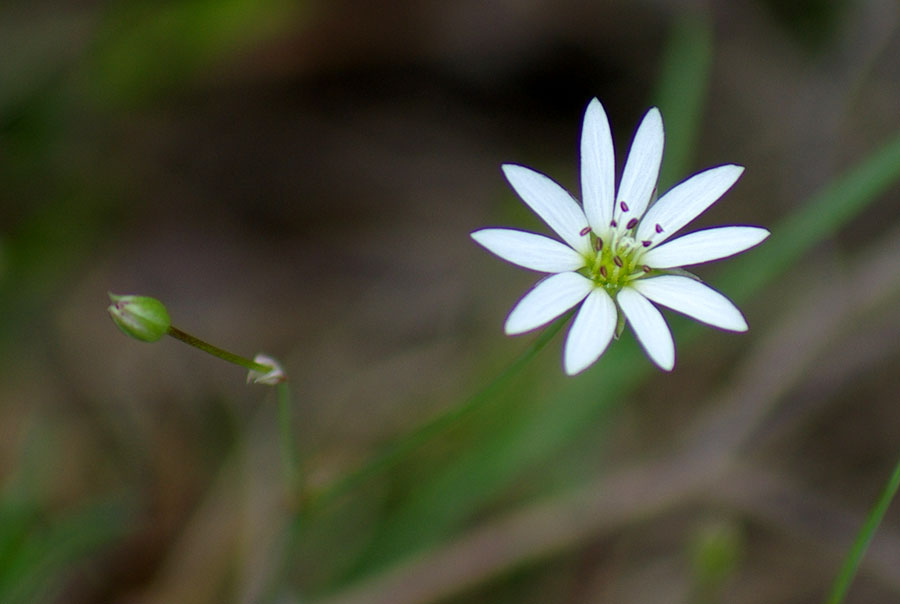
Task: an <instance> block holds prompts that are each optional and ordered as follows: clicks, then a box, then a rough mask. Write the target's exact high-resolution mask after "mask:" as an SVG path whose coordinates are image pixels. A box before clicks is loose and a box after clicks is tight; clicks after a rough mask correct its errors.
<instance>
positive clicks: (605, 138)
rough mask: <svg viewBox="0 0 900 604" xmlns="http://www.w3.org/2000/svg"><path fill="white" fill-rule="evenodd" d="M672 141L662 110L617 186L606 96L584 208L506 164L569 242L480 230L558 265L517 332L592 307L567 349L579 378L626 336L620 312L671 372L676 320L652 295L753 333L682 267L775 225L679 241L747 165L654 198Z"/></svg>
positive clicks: (587, 161) (502, 246)
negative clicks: (621, 333)
mask: <svg viewBox="0 0 900 604" xmlns="http://www.w3.org/2000/svg"><path fill="white" fill-rule="evenodd" d="M663 139H664V135H663V124H662V117H661V116H660V113H659V110H658V109H656V108H655V107H654V108H652V109H650V111H648V112H647V115H646V116H645V117H644V119H643V121H642V122H641V125H640V127H639V128H638V130H637V133H636V134H635V135H634V140H633V141H632V143H631V151H630V152H629V154H628V160H627V161H626V162H625V168H624V171H623V173H622V179H621V181H620V182H619V190H618V192H616V189H615V157H614V155H613V142H612V135H611V134H610V129H609V122H608V120H607V119H606V113H605V112H604V110H603V106H602V105H601V104H600V101H598V100H597V99H594V100H592V101H591V102H590V104H589V105H588V108H587V111H586V113H585V116H584V126H583V129H582V134H581V192H582V195H583V197H584V209H583V210H582V208H581V207H580V206H579V205H578V203H577V202H576V201H575V200H574V199H573V198H572V196H571V195H569V193H567V192H566V191H565V190H564V189H563V188H562V187H561V186H559V185H558V184H556V183H555V182H554V181H552V180H550V179H549V178H547V177H546V176H544V175H543V174H540V173H538V172H535V171H534V170H531V169H529V168H526V167H524V166H517V165H513V164H506V165H504V166H503V173H504V174H505V175H506V178H507V180H509V182H510V184H511V185H512V187H513V189H515V191H516V193H518V194H519V196H520V197H521V198H522V199H523V200H524V201H525V203H526V204H527V205H528V206H529V207H530V208H531V209H532V210H533V211H534V212H535V213H536V214H537V215H538V216H539V217H540V218H541V219H542V220H543V221H544V222H546V223H547V225H548V226H549V227H550V228H551V229H553V230H554V231H555V232H556V234H557V235H559V237H560V238H561V239H562V240H563V241H564V242H565V243H561V242H559V241H557V240H555V239H550V238H549V237H545V236H543V235H538V234H535V233H528V232H525V231H517V230H513V229H495V228H490V229H481V230H478V231H475V232H474V233H472V238H473V239H475V241H477V242H478V243H479V244H481V245H482V246H484V247H485V248H487V249H488V250H489V251H491V252H493V253H494V254H496V255H497V256H500V257H501V258H503V259H504V260H506V261H508V262H512V263H513V264H517V265H519V266H522V267H525V268H528V269H532V270H535V271H539V272H543V273H552V274H551V275H549V276H548V277H546V278H544V279H543V280H541V281H539V282H538V283H537V285H535V286H534V288H533V289H532V290H531V291H529V292H528V293H527V294H525V296H524V297H523V298H522V299H521V300H519V302H518V303H517V304H516V305H515V307H514V308H513V309H512V311H511V312H510V313H509V317H508V318H507V319H506V325H505V330H506V333H507V334H508V335H516V334H521V333H524V332H526V331H530V330H532V329H536V328H538V327H541V326H543V325H546V324H547V323H550V322H551V321H553V320H554V319H556V318H557V317H559V316H560V315H562V314H564V313H565V312H566V311H568V310H569V309H571V308H573V307H575V306H577V305H579V304H580V305H581V308H580V309H579V310H578V313H577V314H576V315H575V320H574V321H573V322H572V325H571V327H570V328H569V334H568V336H567V338H566V344H565V349H564V352H563V365H564V367H565V371H566V373H568V374H569V375H574V374H576V373H579V372H581V371H583V370H585V369H586V368H587V367H589V366H590V365H591V364H593V363H594V361H596V360H597V359H598V358H600V355H602V354H603V352H604V351H605V350H606V348H607V346H608V345H609V343H610V341H611V340H612V338H613V335H618V334H617V333H616V332H617V324H619V317H620V313H621V315H622V316H624V318H625V319H627V321H628V323H629V324H630V325H631V328H632V330H633V331H634V334H635V336H637V339H638V341H639V342H640V343H641V345H642V346H643V348H644V350H645V351H646V353H647V355H648V356H649V357H650V359H651V360H652V361H653V362H654V363H656V364H657V365H658V366H659V367H660V368H662V369H664V370H666V371H670V370H671V369H672V368H673V367H674V366H675V344H674V343H673V341H672V334H671V332H670V331H669V327H668V325H667V324H666V321H665V319H664V318H663V316H662V314H661V313H660V312H659V310H657V308H656V307H655V306H654V305H653V304H651V302H655V303H656V304H659V305H661V306H666V307H668V308H671V309H672V310H675V311H678V312H680V313H683V314H685V315H687V316H689V317H691V318H693V319H696V320H698V321H701V322H703V323H707V324H709V325H712V326H714V327H719V328H721V329H726V330H730V331H746V330H747V322H746V321H745V320H744V317H743V315H742V314H741V311H740V310H738V309H737V307H735V306H734V304H732V303H731V302H730V301H729V300H728V299H727V298H725V296H723V295H722V294H720V293H719V292H717V291H715V290H714V289H711V288H709V287H707V286H706V285H704V284H703V283H701V282H700V280H699V279H697V278H696V277H694V276H693V275H691V274H690V273H687V272H686V271H683V270H681V269H680V267H682V266H688V265H692V264H699V263H701V262H709V261H710V260H718V259H720V258H725V257H727V256H732V255H734V254H737V253H739V252H743V251H745V250H747V249H748V248H751V247H753V246H754V245H757V244H758V243H760V242H762V241H763V240H764V239H765V238H766V237H768V236H769V231H767V230H766V229H763V228H759V227H752V226H726V227H717V228H710V229H704V230H701V231H696V232H694V233H689V234H687V235H683V236H681V237H678V238H676V239H672V240H671V241H669V238H670V237H671V236H672V235H674V234H675V233H676V232H677V231H678V230H680V229H681V228H682V227H683V226H685V225H686V224H687V223H689V222H690V221H691V220H693V219H694V218H696V217H697V216H699V215H700V214H701V213H703V212H704V211H705V210H706V209H707V208H709V207H710V206H711V205H712V204H714V203H715V202H716V201H717V200H718V199H719V198H720V197H721V196H722V195H724V194H725V192H726V191H728V189H730V188H731V187H732V185H734V183H735V182H737V179H738V178H740V176H741V173H742V172H743V171H744V169H743V168H742V167H740V166H735V165H724V166H718V167H716V168H711V169H709V170H706V171H704V172H700V173H699V174H695V175H694V176H691V177H690V178H688V179H687V180H685V181H684V182H682V183H681V184H679V185H677V186H675V187H674V188H672V189H671V190H669V191H668V192H667V193H666V194H665V195H663V196H662V197H660V198H659V200H658V201H656V202H655V203H651V202H652V199H653V197H654V194H655V192H656V181H657V178H658V177H659V165H660V162H661V160H662V153H663ZM620 329H621V326H620Z"/></svg>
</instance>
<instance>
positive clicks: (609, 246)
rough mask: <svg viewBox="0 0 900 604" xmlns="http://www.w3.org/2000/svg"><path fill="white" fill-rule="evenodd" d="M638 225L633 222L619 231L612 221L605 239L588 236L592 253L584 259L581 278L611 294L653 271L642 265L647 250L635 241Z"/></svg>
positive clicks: (591, 233)
mask: <svg viewBox="0 0 900 604" xmlns="http://www.w3.org/2000/svg"><path fill="white" fill-rule="evenodd" d="M636 225H637V221H636V220H632V221H629V222H628V223H627V225H626V229H625V230H620V229H618V228H616V224H615V221H613V223H612V225H611V226H610V228H609V229H608V230H607V231H606V232H605V233H603V234H602V235H597V234H596V233H594V232H593V231H589V232H588V233H586V234H587V235H589V236H590V238H591V252H590V253H589V254H587V255H586V256H585V260H586V266H585V268H584V269H582V274H584V276H586V277H588V278H589V279H591V280H592V281H593V282H594V283H596V284H597V285H599V286H601V287H603V288H605V289H606V290H607V291H609V293H611V294H615V293H616V292H618V291H619V290H620V289H622V288H623V287H624V286H625V285H627V284H628V283H630V282H632V281H634V280H635V279H639V278H641V277H644V276H645V275H647V274H648V273H650V271H651V268H650V267H649V266H647V265H644V264H641V258H642V257H643V255H644V252H645V250H646V249H647V246H646V245H644V244H643V243H642V242H640V241H637V240H636V239H635V238H634V228H635V226H636Z"/></svg>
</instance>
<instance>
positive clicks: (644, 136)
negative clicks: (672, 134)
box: [616, 107, 665, 218]
mask: <svg viewBox="0 0 900 604" xmlns="http://www.w3.org/2000/svg"><path fill="white" fill-rule="evenodd" d="M664 142H665V133H664V132H663V123H662V116H661V115H660V113H659V109H657V108H656V107H653V108H652V109H650V111H648V112H647V115H646V116H644V119H643V121H642V122H641V125H640V126H639V127H638V129H637V132H636V133H635V135H634V141H633V142H632V143H631V150H630V151H629V152H628V160H627V161H626V162H625V169H624V170H623V172H622V181H621V182H620V183H619V193H618V195H617V196H616V199H617V200H619V201H624V202H625V203H626V204H627V206H628V209H629V213H628V215H629V217H631V218H640V217H641V215H642V214H643V213H644V210H646V209H647V205H648V204H649V203H650V198H651V197H652V196H653V190H654V189H656V181H657V180H658V179H659V164H660V162H661V161H662V154H663V144H664Z"/></svg>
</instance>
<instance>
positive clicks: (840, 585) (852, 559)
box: [826, 461, 900, 604]
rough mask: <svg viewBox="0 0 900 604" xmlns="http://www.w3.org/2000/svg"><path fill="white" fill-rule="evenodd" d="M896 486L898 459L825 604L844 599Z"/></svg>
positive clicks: (899, 483)
mask: <svg viewBox="0 0 900 604" xmlns="http://www.w3.org/2000/svg"><path fill="white" fill-rule="evenodd" d="M898 488H900V461H898V462H897V465H896V466H895V467H894V473H893V474H891V477H890V478H889V479H888V482H887V485H886V486H885V487H884V491H883V492H882V493H881V497H879V498H878V501H877V502H876V503H875V507H873V508H872V509H871V510H870V511H869V515H868V516H867V517H866V521H865V522H864V523H863V525H862V528H861V529H860V530H859V534H857V535H856V541H855V542H854V543H853V547H852V548H850V553H849V554H848V555H847V559H846V560H845V561H844V565H843V566H842V567H841V572H840V573H839V574H838V576H837V579H835V581H834V585H833V586H832V587H831V595H829V596H828V600H827V601H826V602H827V604H840V603H841V602H843V601H844V597H845V596H846V595H847V591H848V590H849V589H850V584H851V583H852V582H853V577H855V576H856V571H857V570H858V569H859V565H860V563H861V562H862V558H863V556H864V555H865V554H866V550H867V549H868V548H869V542H871V541H872V537H874V536H875V531H876V530H878V525H879V524H881V519H882V518H884V514H885V512H887V509H888V507H889V506H890V505H891V501H892V500H893V499H894V495H896V494H897V489H898Z"/></svg>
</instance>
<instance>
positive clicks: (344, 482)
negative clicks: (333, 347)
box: [304, 312, 572, 513]
mask: <svg viewBox="0 0 900 604" xmlns="http://www.w3.org/2000/svg"><path fill="white" fill-rule="evenodd" d="M571 314H572V313H571V312H569V313H567V314H566V315H565V316H563V317H561V318H560V319H559V320H557V321H556V322H555V323H553V324H552V325H550V326H549V327H548V328H547V329H545V330H544V331H543V333H541V335H540V336H538V337H537V339H535V341H534V342H533V343H532V344H531V346H529V347H528V348H527V349H526V350H525V351H524V352H523V353H522V354H520V355H519V356H518V357H517V358H516V359H515V360H514V361H513V362H512V363H511V364H510V365H509V366H508V367H507V368H506V369H504V370H503V371H501V372H500V374H499V375H497V377H495V378H494V379H493V380H491V382H489V383H488V384H487V385H486V386H485V387H484V388H482V389H481V390H479V391H478V392H477V393H475V394H474V395H472V396H471V397H469V398H468V399H467V400H466V401H464V402H463V403H462V404H460V405H457V406H455V407H452V408H450V409H448V410H447V411H444V412H443V413H441V414H440V415H438V416H436V417H434V418H432V419H431V420H429V421H426V422H425V423H424V424H422V425H421V426H419V427H418V428H416V429H415V430H413V431H411V432H409V433H408V434H406V435H404V436H403V437H402V438H400V439H399V440H397V441H395V442H393V443H391V444H390V445H388V446H387V447H385V448H384V449H383V450H382V451H381V452H380V453H377V454H376V455H375V456H374V457H372V458H371V459H370V460H369V461H368V462H367V463H366V464H365V465H363V466H362V467H360V468H357V469H356V470H354V471H352V472H350V473H348V474H346V475H345V476H343V477H342V478H340V479H338V480H337V481H335V482H334V483H332V484H331V485H329V486H328V487H326V488H325V489H324V490H323V491H321V492H319V493H316V494H311V495H310V498H309V500H307V505H306V506H305V509H304V511H305V512H306V513H309V512H312V511H315V510H316V509H320V508H322V507H325V506H326V505H327V504H328V503H330V502H332V501H334V500H336V499H338V498H339V497H341V496H342V495H344V494H345V493H347V492H349V491H351V490H352V489H353V488H355V487H356V486H358V485H360V484H362V483H363V482H365V481H366V480H367V479H368V478H369V477H370V476H372V475H374V474H377V473H378V472H381V471H383V470H385V469H387V468H389V467H391V466H392V465H394V464H395V463H397V462H398V461H399V460H401V459H402V458H403V457H404V456H405V455H406V454H408V453H409V452H410V451H413V450H415V449H416V448H418V447H420V446H421V445H423V444H425V443H426V442H428V440H429V439H431V438H432V437H433V436H435V435H436V434H439V433H440V432H441V431H443V430H444V429H446V428H448V427H449V426H451V425H452V424H454V423H455V422H457V421H459V420H460V419H462V418H463V417H465V416H466V415H469V414H470V413H472V412H473V411H475V410H477V409H479V408H480V407H481V406H482V405H484V404H485V403H487V402H489V401H490V400H491V397H492V395H494V394H495V393H496V392H497V391H498V390H500V388H501V387H502V386H503V385H504V384H505V383H506V382H507V381H508V380H509V379H510V378H512V377H513V376H514V375H516V374H517V373H519V372H520V371H521V370H522V369H523V368H524V367H525V366H526V365H527V364H528V362H529V361H531V360H532V359H533V358H534V357H535V356H536V355H537V353H538V352H540V351H541V350H542V349H543V348H544V347H545V346H546V345H547V343H548V342H550V340H551V339H553V336H555V335H556V334H557V333H558V332H559V330H560V329H562V326H563V325H565V323H566V322H567V321H568V320H569V317H570V316H571Z"/></svg>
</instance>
